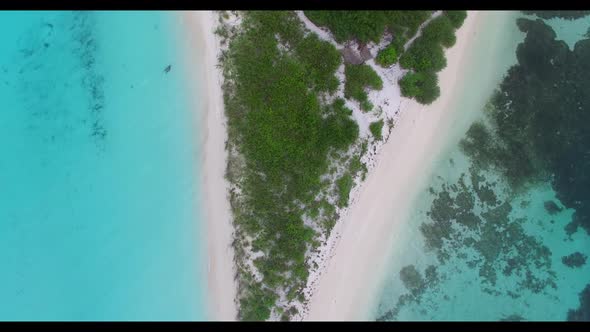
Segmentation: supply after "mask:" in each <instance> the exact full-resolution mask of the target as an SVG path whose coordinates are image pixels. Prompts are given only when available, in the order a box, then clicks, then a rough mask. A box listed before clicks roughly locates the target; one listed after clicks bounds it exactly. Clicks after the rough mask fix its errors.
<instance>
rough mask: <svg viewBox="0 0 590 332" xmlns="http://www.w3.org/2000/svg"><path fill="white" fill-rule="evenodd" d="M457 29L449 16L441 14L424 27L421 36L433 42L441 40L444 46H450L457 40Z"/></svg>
mask: <svg viewBox="0 0 590 332" xmlns="http://www.w3.org/2000/svg"><path fill="white" fill-rule="evenodd" d="M455 29H456V27H455V26H454V23H453V22H451V19H450V18H449V16H448V15H441V16H439V17H437V18H435V19H433V20H432V21H431V22H430V23H429V24H428V25H427V26H425V27H424V29H423V30H422V36H421V38H422V39H424V40H426V41H429V42H430V43H432V44H436V43H437V42H440V44H441V45H442V46H444V47H447V48H449V47H452V46H453V45H455V42H456V41H457V38H456V37H455Z"/></svg>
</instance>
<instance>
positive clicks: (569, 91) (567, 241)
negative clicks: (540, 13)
mask: <svg viewBox="0 0 590 332" xmlns="http://www.w3.org/2000/svg"><path fill="white" fill-rule="evenodd" d="M505 15H507V16H506V17H508V16H510V20H508V21H507V24H510V27H508V28H506V30H505V32H502V33H501V34H500V35H499V36H500V37H501V38H504V39H505V40H516V41H517V42H515V43H512V45H513V47H512V48H511V49H506V50H505V51H503V52H504V53H503V55H502V56H498V57H497V60H496V61H494V62H491V63H485V64H483V63H479V64H478V59H475V62H474V64H475V65H476V66H483V65H486V66H496V68H498V70H501V71H502V73H503V75H504V78H503V79H502V84H501V85H497V86H494V87H493V88H494V89H498V91H499V93H498V95H497V96H496V97H495V98H493V99H490V102H489V103H488V104H487V105H486V106H485V107H482V109H481V111H478V112H477V113H476V116H475V120H476V122H474V123H478V124H480V123H483V124H484V126H483V128H487V129H481V128H482V127H481V126H478V125H477V124H476V125H471V126H468V127H467V128H464V129H465V130H463V128H460V129H457V133H456V135H458V136H459V137H460V140H457V141H453V140H450V142H451V143H450V145H449V146H448V147H447V148H446V150H444V151H442V152H441V153H440V156H439V158H438V161H437V163H436V166H435V168H434V170H433V172H432V174H425V176H427V177H428V178H429V179H430V180H429V181H428V184H427V186H426V187H425V188H423V190H422V193H421V194H420V195H419V197H418V198H417V199H416V202H415V204H414V207H413V209H412V213H411V217H410V218H409V219H408V220H406V221H404V222H403V226H401V227H400V232H401V235H399V236H398V238H399V239H400V241H398V242H397V243H395V244H394V246H395V248H394V249H393V250H392V255H391V258H390V260H389V263H388V264H389V265H388V268H387V269H386V270H387V272H386V273H387V275H386V277H385V279H384V282H383V286H382V290H381V292H380V294H379V298H378V299H377V300H376V306H375V309H374V310H373V313H372V318H373V319H377V320H411V321H414V320H445V321H448V320H450V321H465V320H467V321H472V320H478V321H479V320H486V321H489V320H540V321H546V320H552V321H553V320H589V319H590V286H588V285H590V262H588V257H589V256H590V227H589V223H588V221H589V220H590V219H589V218H588V211H590V205H589V204H590V191H588V182H587V181H588V176H586V174H590V163H589V162H588V159H587V158H588V155H589V152H588V150H589V149H590V139H589V138H590V135H588V134H587V133H588V130H587V129H586V128H587V124H588V119H589V117H590V102H589V100H588V97H587V96H588V94H589V92H590V71H589V68H588V65H587V63H590V61H589V60H590V39H588V38H590V35H589V34H588V33H590V17H589V16H586V17H582V18H578V19H576V20H565V19H560V18H552V19H547V20H540V21H537V17H533V16H524V15H522V14H519V13H506V14H505ZM519 17H520V18H527V19H530V21H521V22H520V23H518V25H517V20H516V19H517V18H519ZM497 27H498V28H505V26H504V25H497ZM486 36H487V37H489V35H488V34H486V32H484V36H482V37H481V38H486ZM525 36H526V40H525ZM500 44H501V43H500ZM517 45H518V47H517ZM517 54H518V55H517ZM507 64H508V65H507ZM512 65H514V67H512V68H511V69H510V71H508V67H509V66H512ZM466 66H468V67H469V66H470V65H469V64H466ZM477 79H478V78H477V76H476V75H470V78H467V80H469V82H470V83H469V87H467V88H465V89H464V90H463V91H462V92H461V93H462V94H463V98H464V99H462V100H467V98H470V97H472V96H473V95H474V94H478V93H481V89H482V86H481V85H480V86H478V82H477ZM483 89H487V91H484V93H485V94H486V95H487V96H488V97H486V98H491V97H492V93H493V89H489V87H483ZM456 107H464V106H463V105H456ZM464 111H467V110H464ZM462 112H463V111H462ZM469 116H470V115H469ZM467 129H469V131H467Z"/></svg>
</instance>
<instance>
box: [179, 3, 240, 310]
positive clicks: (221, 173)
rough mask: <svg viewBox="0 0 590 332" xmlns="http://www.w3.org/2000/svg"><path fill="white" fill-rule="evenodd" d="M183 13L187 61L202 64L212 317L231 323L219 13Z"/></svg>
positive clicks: (196, 71)
mask: <svg viewBox="0 0 590 332" xmlns="http://www.w3.org/2000/svg"><path fill="white" fill-rule="evenodd" d="M180 15H181V21H182V24H183V26H184V27H183V29H185V32H186V37H185V38H186V40H187V42H188V43H189V45H188V50H189V51H188V54H189V59H187V61H189V62H194V61H195V59H197V60H198V61H199V63H198V66H191V67H189V68H193V70H192V73H191V77H192V81H193V82H200V84H193V86H197V87H199V88H200V89H201V93H202V94H196V98H195V100H194V103H195V104H196V105H195V108H196V109H197V114H196V117H197V118H199V120H198V121H199V126H201V128H202V132H201V133H200V135H201V137H200V141H201V144H202V145H201V146H202V148H203V151H202V159H201V166H202V167H203V169H202V171H201V172H202V173H200V174H201V175H200V177H201V178H200V181H201V186H202V187H201V188H202V193H203V194H202V202H201V203H202V207H203V210H204V217H205V220H206V221H205V227H204V228H205V232H204V236H206V239H207V240H206V242H207V243H206V247H207V249H206V254H207V262H208V264H207V289H208V294H207V299H208V314H207V316H208V317H209V319H210V320H216V321H230V320H235V319H236V317H237V305H236V303H235V297H236V294H235V293H236V289H237V286H236V282H235V281H234V275H235V271H234V254H233V249H232V247H231V241H232V233H233V226H232V224H231V210H230V205H229V200H228V197H227V192H228V190H227V189H228V186H229V185H228V183H227V181H226V179H225V168H226V160H227V151H226V150H225V140H226V137H227V132H226V120H225V114H224V108H223V93H222V88H221V83H222V81H223V79H222V74H221V72H220V70H219V69H218V68H217V57H218V52H219V47H218V43H217V40H216V36H215V34H214V27H215V13H214V12H211V11H195V12H183V13H181V14H180ZM189 66H190V64H189ZM195 67H199V68H195ZM199 97H200V98H199ZM198 99H200V100H198ZM200 110H203V111H204V112H202V113H201V112H200Z"/></svg>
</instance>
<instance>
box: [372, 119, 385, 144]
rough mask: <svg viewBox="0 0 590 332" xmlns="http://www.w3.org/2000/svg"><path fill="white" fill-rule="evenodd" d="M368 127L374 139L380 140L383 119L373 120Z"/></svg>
mask: <svg viewBox="0 0 590 332" xmlns="http://www.w3.org/2000/svg"><path fill="white" fill-rule="evenodd" d="M369 129H370V130H371V133H372V134H373V137H375V139H376V140H381V138H382V136H381V132H382V131H383V120H379V121H375V122H373V123H371V124H370V125H369Z"/></svg>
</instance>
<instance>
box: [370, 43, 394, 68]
mask: <svg viewBox="0 0 590 332" xmlns="http://www.w3.org/2000/svg"><path fill="white" fill-rule="evenodd" d="M397 58H398V52H397V50H396V46H395V45H393V44H389V46H387V47H385V48H384V49H382V50H381V51H379V53H378V54H377V57H376V58H375V62H376V63H377V64H379V65H380V66H381V67H389V66H391V65H393V64H394V63H396V62H397Z"/></svg>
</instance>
